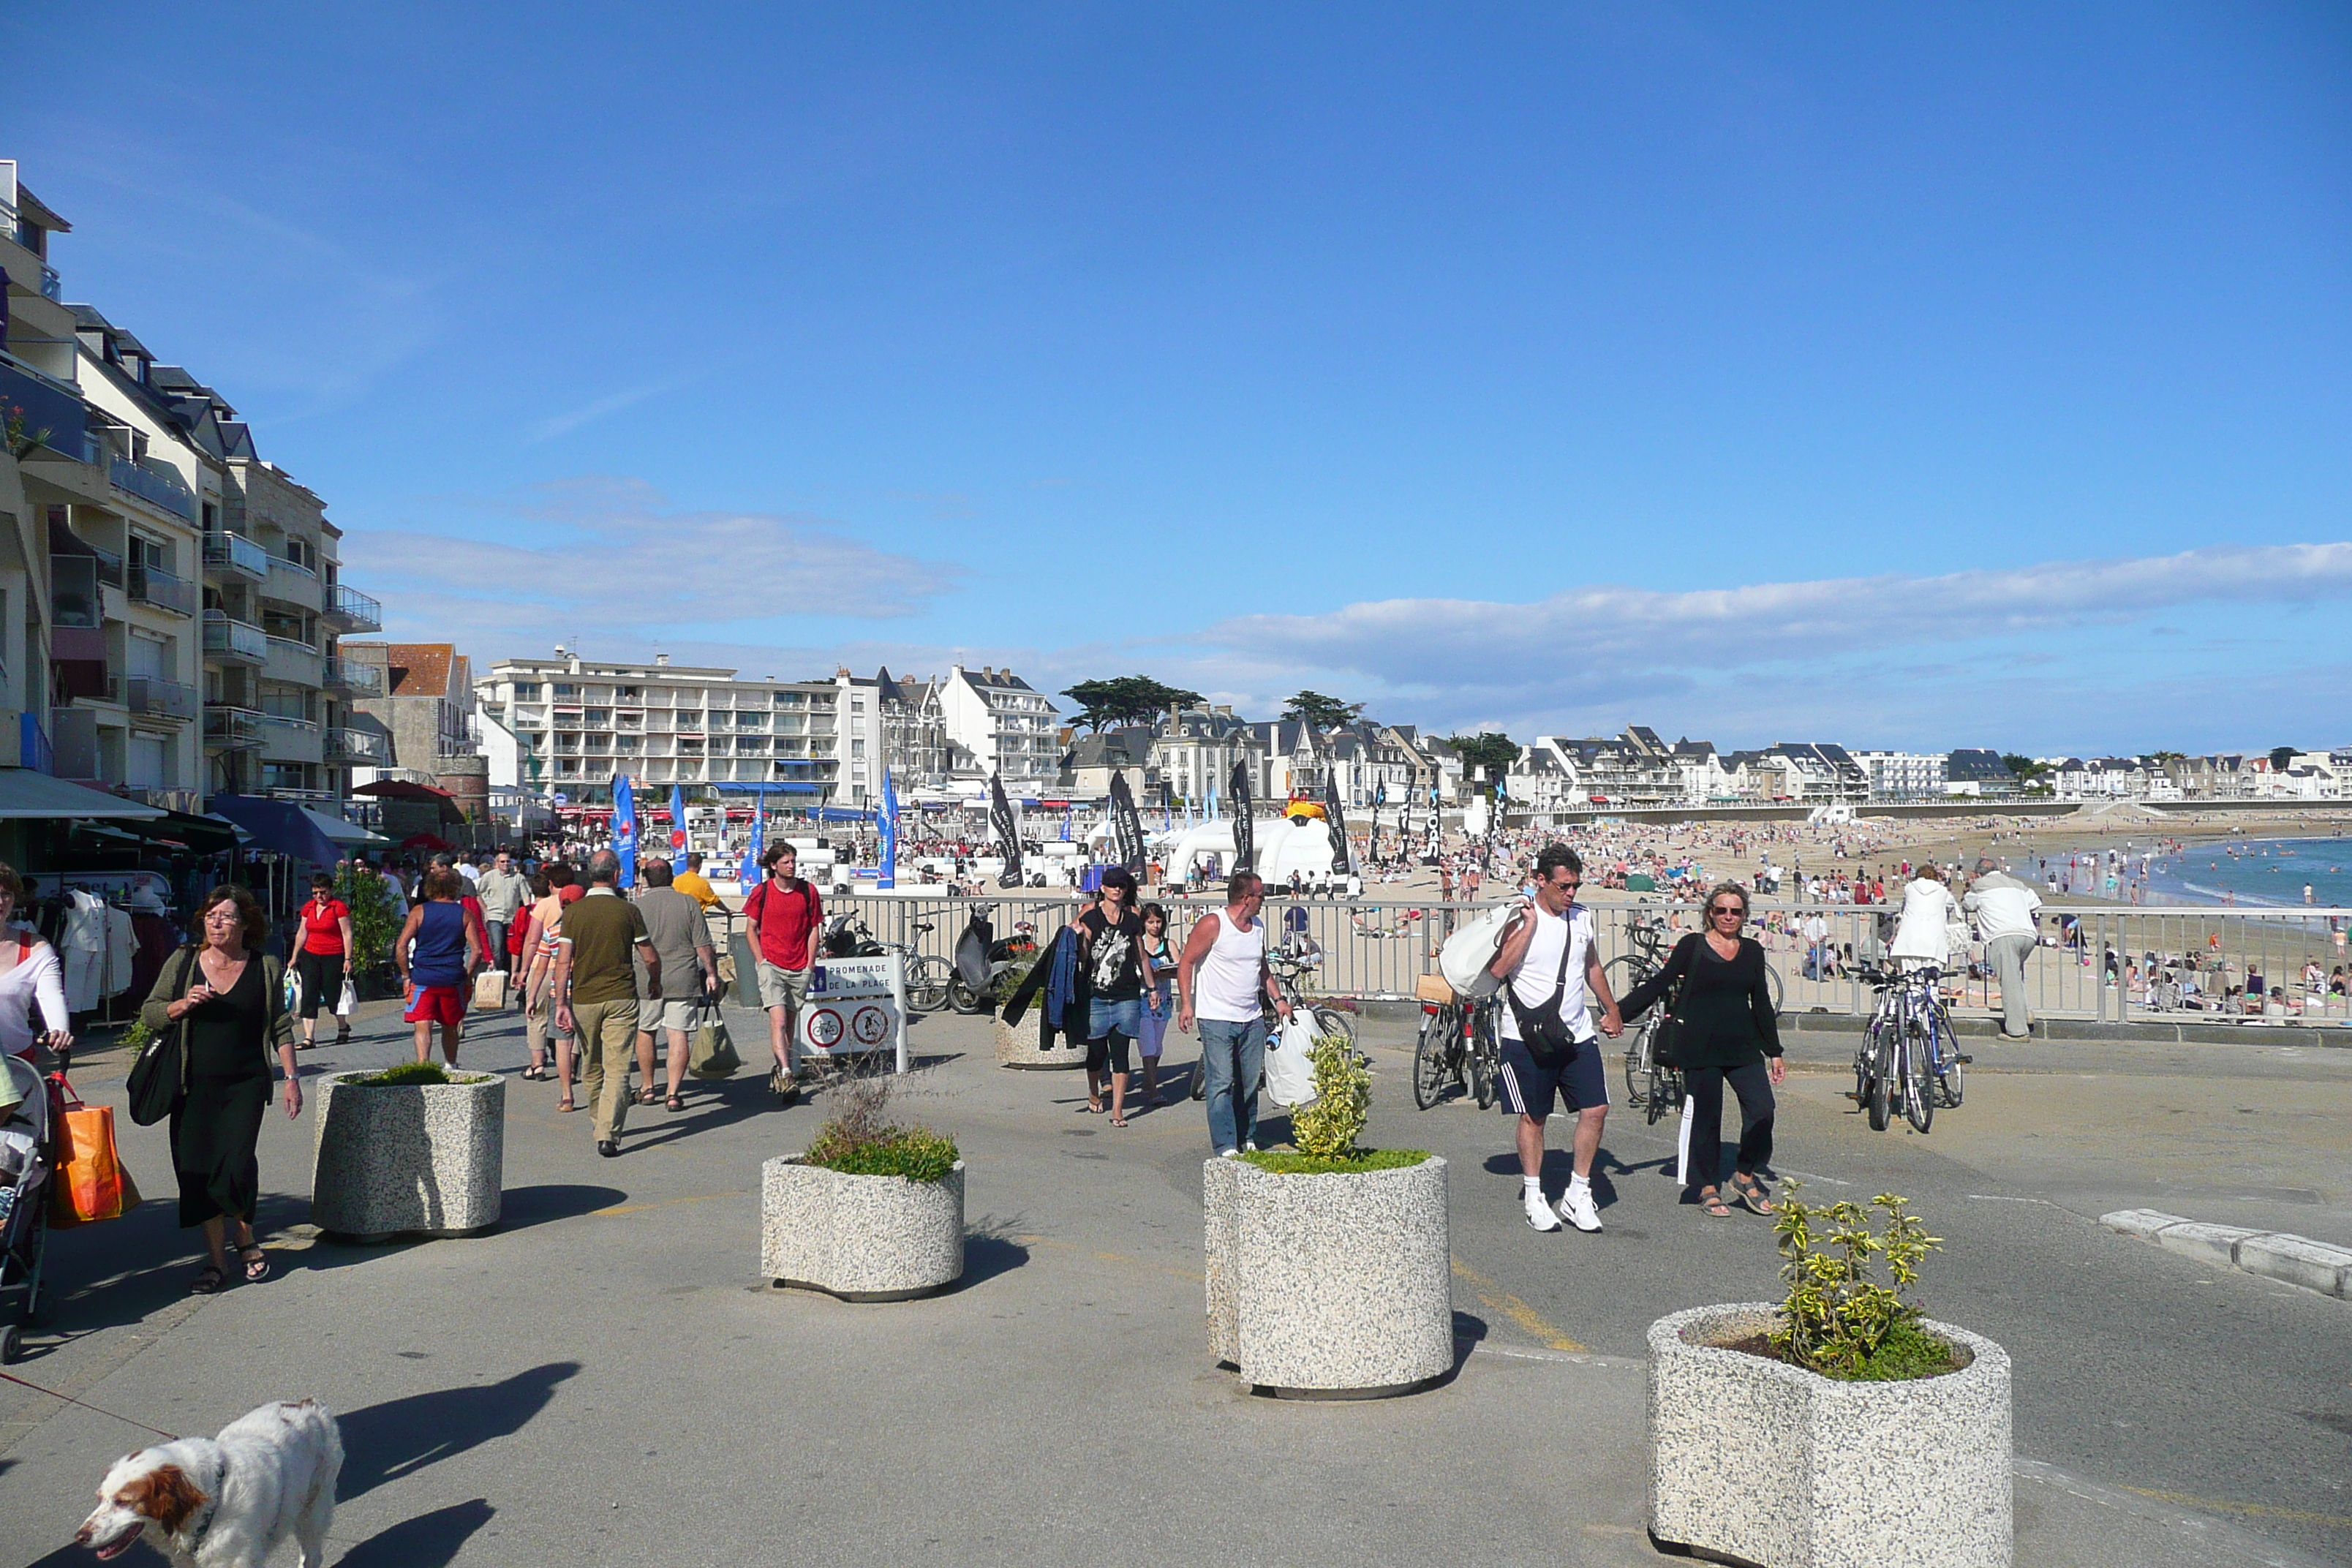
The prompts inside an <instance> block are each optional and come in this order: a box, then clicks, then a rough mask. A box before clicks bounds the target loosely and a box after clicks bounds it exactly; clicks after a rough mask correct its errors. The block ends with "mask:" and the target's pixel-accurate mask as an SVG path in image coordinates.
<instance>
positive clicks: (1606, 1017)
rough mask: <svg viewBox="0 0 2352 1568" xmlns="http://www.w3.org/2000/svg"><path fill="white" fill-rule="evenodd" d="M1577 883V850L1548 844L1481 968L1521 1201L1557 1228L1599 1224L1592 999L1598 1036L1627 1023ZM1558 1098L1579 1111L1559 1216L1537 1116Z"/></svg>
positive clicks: (1598, 1069) (1600, 1113) (1600, 1080)
mask: <svg viewBox="0 0 2352 1568" xmlns="http://www.w3.org/2000/svg"><path fill="white" fill-rule="evenodd" d="M1583 885H1584V862H1583V861H1581V860H1580V859H1579V858H1577V854H1576V851H1575V850H1573V849H1570V847H1568V846H1566V845H1564V844H1548V845H1546V846H1545V847H1544V849H1543V853H1542V854H1540V855H1538V856H1537V857H1536V885H1535V893H1534V896H1533V897H1532V898H1530V899H1528V901H1527V903H1526V906H1525V907H1524V908H1523V909H1522V910H1521V911H1520V912H1519V913H1518V914H1517V916H1515V917H1514V918H1513V920H1512V922H1511V924H1510V925H1509V926H1508V927H1507V928H1506V930H1505V931H1504V932H1503V941H1502V944H1501V945H1500V946H1498V947H1497V948H1496V950H1495V958H1494V962H1493V963H1491V964H1489V965H1488V966H1487V973H1491V974H1493V975H1494V976H1495V977H1496V979H1498V980H1500V981H1502V982H1503V1010H1502V1029H1501V1034H1502V1056H1503V1079H1502V1091H1503V1092H1502V1101H1503V1112H1504V1114H1505V1115H1507V1116H1516V1117H1517V1118H1518V1148H1519V1176H1520V1183H1521V1192H1520V1198H1521V1201H1522V1202H1523V1203H1524V1204H1525V1205H1527V1211H1528V1224H1529V1225H1531V1226H1535V1228H1536V1229H1538V1230H1558V1229H1559V1222H1560V1221H1561V1220H1563V1219H1564V1220H1566V1221H1568V1223H1569V1224H1570V1225H1572V1226H1576V1228H1577V1229H1579V1230H1584V1231H1593V1230H1599V1229H1600V1228H1601V1212H1600V1209H1599V1208H1598V1206H1597V1205H1595V1204H1594V1203H1593V1201H1592V1156H1593V1155H1594V1154H1595V1153H1596V1152H1599V1150H1600V1148H1601V1125H1602V1124H1603V1123H1604V1122H1605V1121H1608V1119H1609V1074H1608V1072H1607V1070H1606V1069H1605V1068H1603V1066H1602V1065H1601V1040H1600V1037H1599V1036H1597V1035H1595V1034H1594V1033H1593V1023H1592V1005H1593V1004H1594V1003H1596V1002H1597V1003H1599V1004H1600V1008H1601V1024H1600V1028H1601V1034H1604V1035H1607V1036H1608V1037H1610V1038H1612V1039H1614V1038H1616V1037H1618V1036H1619V1035H1622V1034H1623V1033H1624V1032H1625V1025H1624V1022H1623V1020H1622V1019H1621V1018H1619V1016H1617V999H1616V998H1615V997H1613V996H1612V995H1611V994H1609V982H1608V979H1607V977H1606V976H1604V975H1603V974H1602V973H1601V954H1600V953H1599V952H1596V951H1595V950H1594V948H1593V945H1592V912H1591V910H1587V909H1586V908H1584V906H1583V905H1581V904H1580V903H1578V902H1577V901H1576V893H1577V889H1579V888H1580V887H1582V886H1583ZM1555 1099H1559V1100H1562V1101H1564V1102H1565V1103H1566V1104H1567V1106H1568V1109H1569V1110H1573V1111H1574V1112H1576V1133H1575V1137H1574V1140H1573V1142H1572V1144H1571V1149H1572V1152H1573V1153H1574V1156H1575V1168H1574V1171H1573V1173H1571V1175H1570V1178H1569V1184H1568V1192H1567V1194H1566V1195H1565V1196H1563V1197H1562V1198H1561V1199H1560V1200H1559V1212H1558V1215H1557V1216H1556V1217H1555V1215H1554V1212H1553V1210H1552V1208H1551V1206H1550V1205H1549V1204H1548V1203H1546V1202H1545V1200H1544V1193H1543V1159H1544V1122H1545V1121H1547V1120H1548V1119H1549V1117H1550V1115H1551V1108H1552V1101H1553V1100H1555Z"/></svg>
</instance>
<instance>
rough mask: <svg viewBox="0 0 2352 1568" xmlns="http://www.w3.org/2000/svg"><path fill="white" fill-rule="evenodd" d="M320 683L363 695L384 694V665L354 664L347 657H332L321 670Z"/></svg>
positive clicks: (378, 695)
mask: <svg viewBox="0 0 2352 1568" xmlns="http://www.w3.org/2000/svg"><path fill="white" fill-rule="evenodd" d="M319 684H320V685H321V686H331V687H333V688H335V689H337V690H339V691H349V692H352V693H354V694H355V695H358V696H361V697H381V696H383V666H382V665H380V664H354V663H352V661H351V660H350V659H347V658H331V659H329V660H327V662H326V666H325V668H323V670H322V671H321V672H320V679H319Z"/></svg>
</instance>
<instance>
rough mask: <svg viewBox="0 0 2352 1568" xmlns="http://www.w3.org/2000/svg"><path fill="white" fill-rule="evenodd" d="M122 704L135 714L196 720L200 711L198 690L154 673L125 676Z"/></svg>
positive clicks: (123, 679)
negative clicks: (197, 700) (198, 708)
mask: <svg viewBox="0 0 2352 1568" xmlns="http://www.w3.org/2000/svg"><path fill="white" fill-rule="evenodd" d="M122 705H123V706H124V707H126V708H128V709H130V710H131V711H132V712H133V713H145V714H148V715H150V716H152V717H156V718H163V719H193V718H194V717H195V716H196V711H197V703H196V689H195V688H194V687H193V686H186V685H183V684H182V683H181V682H179V681H176V680H160V679H156V678H155V677H153V676H148V675H127V676H124V677H123V678H122Z"/></svg>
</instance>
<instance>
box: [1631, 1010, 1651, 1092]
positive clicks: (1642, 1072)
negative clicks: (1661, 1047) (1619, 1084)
mask: <svg viewBox="0 0 2352 1568" xmlns="http://www.w3.org/2000/svg"><path fill="white" fill-rule="evenodd" d="M1653 1028H1654V1025H1652V1024H1648V1023H1642V1024H1636V1025H1634V1026H1633V1035H1632V1037H1630V1038H1628V1039H1627V1040H1626V1042H1625V1103H1626V1104H1628V1105H1631V1106H1636V1107H1638V1106H1643V1105H1647V1104H1648V1103H1649V1094H1650V1034H1651V1031H1652V1029H1653Z"/></svg>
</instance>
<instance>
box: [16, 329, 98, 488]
mask: <svg viewBox="0 0 2352 1568" xmlns="http://www.w3.org/2000/svg"><path fill="white" fill-rule="evenodd" d="M0 406H6V407H10V408H21V409H23V410H24V411H25V434H26V436H27V437H33V436H40V437H41V444H42V446H44V447H47V448H48V449H49V451H50V452H54V453H56V454H57V455H58V456H59V457H65V458H72V459H73V460H74V461H76V462H78V463H87V462H89V460H90V445H89V410H88V409H87V408H85V407H84V406H83V405H82V401H81V389H80V388H79V387H77V386H75V385H74V384H72V383H70V382H64V381H59V380H58V378H57V377H55V376H53V375H47V374H43V373H42V372H41V371H38V370H36V369H35V368H34V367H33V366H31V365H29V364H26V363H25V362H24V361H22V360H20V359H17V358H16V356H15V355H13V354H6V353H0ZM43 431H47V435H45V436H44V435H42V432H43ZM36 455H37V456H46V455H47V454H46V453H39V454H36Z"/></svg>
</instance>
